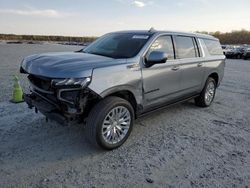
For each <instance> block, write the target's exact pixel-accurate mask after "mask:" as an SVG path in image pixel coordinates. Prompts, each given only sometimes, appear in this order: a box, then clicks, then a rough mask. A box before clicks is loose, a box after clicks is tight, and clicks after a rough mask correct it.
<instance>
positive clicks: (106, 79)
mask: <svg viewBox="0 0 250 188" xmlns="http://www.w3.org/2000/svg"><path fill="white" fill-rule="evenodd" d="M138 62H139V61H138V60H137V59H131V61H129V62H128V63H126V64H121V65H116V66H112V67H104V68H96V69H94V70H93V75H92V81H91V84H90V85H89V88H90V89H91V90H92V91H94V92H95V93H97V94H98V95H100V96H101V97H106V96H108V95H110V94H112V93H115V92H118V91H129V92H131V93H132V94H133V95H134V97H135V99H136V102H137V104H138V105H142V79H141V69H140V66H139V63H138Z"/></svg>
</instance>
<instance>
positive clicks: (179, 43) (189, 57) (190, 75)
mask: <svg viewBox="0 0 250 188" xmlns="http://www.w3.org/2000/svg"><path fill="white" fill-rule="evenodd" d="M174 42H175V48H176V49H175V51H176V57H177V59H178V60H179V66H180V67H179V68H180V71H181V84H180V92H181V94H182V95H183V96H184V95H192V94H195V93H197V92H200V90H201V88H202V83H203V79H204V71H205V70H204V67H203V58H201V52H200V50H199V47H198V43H197V41H196V39H195V37H192V36H180V35H177V36H175V37H174Z"/></svg>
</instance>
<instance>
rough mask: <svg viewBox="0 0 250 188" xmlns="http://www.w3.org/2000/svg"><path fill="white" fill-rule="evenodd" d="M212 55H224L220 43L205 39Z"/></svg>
mask: <svg viewBox="0 0 250 188" xmlns="http://www.w3.org/2000/svg"><path fill="white" fill-rule="evenodd" d="M203 41H204V43H205V45H206V47H207V50H208V52H209V53H210V55H222V54H223V51H222V48H221V45H220V42H219V41H217V40H209V39H203Z"/></svg>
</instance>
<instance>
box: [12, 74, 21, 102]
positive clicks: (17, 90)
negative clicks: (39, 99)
mask: <svg viewBox="0 0 250 188" xmlns="http://www.w3.org/2000/svg"><path fill="white" fill-rule="evenodd" d="M11 102H13V103H20V102H23V90H22V88H21V86H20V82H19V79H18V77H17V76H14V89H13V95H12V99H11Z"/></svg>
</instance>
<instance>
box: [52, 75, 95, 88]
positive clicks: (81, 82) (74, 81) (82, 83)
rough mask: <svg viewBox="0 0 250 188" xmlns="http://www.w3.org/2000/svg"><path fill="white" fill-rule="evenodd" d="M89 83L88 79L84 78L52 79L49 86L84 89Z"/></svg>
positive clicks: (89, 79)
mask: <svg viewBox="0 0 250 188" xmlns="http://www.w3.org/2000/svg"><path fill="white" fill-rule="evenodd" d="M90 82H91V78H90V77H86V78H66V79H53V80H52V81H51V84H52V85H53V86H58V87H60V86H69V87H82V88H84V87H86V86H88V85H89V83H90Z"/></svg>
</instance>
